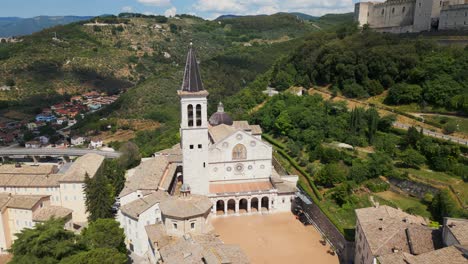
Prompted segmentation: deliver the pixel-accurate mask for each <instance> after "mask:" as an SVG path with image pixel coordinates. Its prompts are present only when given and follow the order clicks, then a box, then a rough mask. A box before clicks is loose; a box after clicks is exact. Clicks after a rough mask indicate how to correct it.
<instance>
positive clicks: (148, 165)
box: [119, 156, 173, 197]
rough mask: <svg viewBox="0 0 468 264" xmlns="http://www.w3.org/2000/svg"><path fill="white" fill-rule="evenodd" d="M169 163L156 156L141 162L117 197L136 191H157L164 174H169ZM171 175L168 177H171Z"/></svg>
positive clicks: (162, 157)
mask: <svg viewBox="0 0 468 264" xmlns="http://www.w3.org/2000/svg"><path fill="white" fill-rule="evenodd" d="M168 165H169V162H168V160H167V158H166V157H165V156H156V157H154V158H150V159H148V160H145V161H142V162H141V163H140V165H138V166H137V167H136V168H135V169H134V172H133V175H131V176H129V177H128V178H127V180H126V182H125V186H124V189H123V190H122V192H120V195H119V197H123V196H125V195H128V194H130V193H132V192H135V191H137V190H154V191H156V190H158V186H159V183H160V182H161V179H162V178H163V176H164V175H165V174H169V173H170V172H169V169H168ZM172 176H173V175H170V177H172Z"/></svg>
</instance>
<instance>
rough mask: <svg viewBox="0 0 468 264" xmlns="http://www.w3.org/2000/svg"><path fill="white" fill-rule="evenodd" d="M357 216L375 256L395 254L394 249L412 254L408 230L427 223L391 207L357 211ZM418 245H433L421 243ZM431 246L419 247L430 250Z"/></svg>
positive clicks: (420, 218)
mask: <svg viewBox="0 0 468 264" xmlns="http://www.w3.org/2000/svg"><path fill="white" fill-rule="evenodd" d="M356 216H357V219H358V221H359V224H360V226H361V229H362V231H363V233H364V239H366V240H367V242H368V244H369V247H370V250H371V253H372V255H373V256H381V255H386V254H389V253H393V249H398V250H399V251H403V252H408V253H411V249H410V246H409V242H408V237H407V233H406V232H407V231H406V230H407V229H408V228H412V227H420V228H427V229H429V230H432V229H430V228H428V227H423V226H422V225H426V221H425V220H424V219H423V218H422V217H419V216H414V215H410V214H407V213H405V212H403V211H401V210H399V209H395V208H392V207H390V206H386V205H383V206H378V207H369V208H361V209H356ZM418 243H429V244H431V243H433V241H432V240H430V241H420V242H418ZM429 247H430V245H419V246H418V249H419V248H429Z"/></svg>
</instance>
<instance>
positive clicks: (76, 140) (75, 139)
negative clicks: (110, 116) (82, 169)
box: [70, 136, 86, 146]
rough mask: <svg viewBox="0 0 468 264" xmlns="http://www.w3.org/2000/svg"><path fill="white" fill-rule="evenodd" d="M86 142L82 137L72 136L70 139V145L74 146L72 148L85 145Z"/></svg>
mask: <svg viewBox="0 0 468 264" xmlns="http://www.w3.org/2000/svg"><path fill="white" fill-rule="evenodd" d="M85 141H86V138H85V137H82V136H73V137H72V138H71V142H70V143H71V144H72V145H74V146H81V145H83V144H84V143H85Z"/></svg>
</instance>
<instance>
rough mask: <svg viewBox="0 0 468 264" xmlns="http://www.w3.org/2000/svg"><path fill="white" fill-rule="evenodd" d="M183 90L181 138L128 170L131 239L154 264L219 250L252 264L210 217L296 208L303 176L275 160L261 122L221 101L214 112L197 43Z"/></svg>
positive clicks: (126, 224)
mask: <svg viewBox="0 0 468 264" xmlns="http://www.w3.org/2000/svg"><path fill="white" fill-rule="evenodd" d="M178 95H179V98H180V105H181V111H180V112H181V123H180V135H181V140H180V143H179V144H177V145H175V146H173V147H172V148H170V149H166V150H162V151H159V152H157V153H155V154H154V155H153V157H151V158H145V159H142V162H141V164H140V165H139V166H137V167H136V168H134V169H131V170H129V171H127V174H126V182H125V187H124V188H123V190H122V192H121V193H120V195H119V202H120V208H119V210H118V213H117V220H118V221H119V222H120V224H121V226H122V228H123V229H124V232H125V236H126V241H125V242H126V245H127V247H128V248H129V249H130V250H131V251H132V252H134V253H135V254H136V255H137V256H141V257H143V258H146V259H148V260H150V262H151V263H157V262H162V263H182V262H181V259H184V258H185V256H190V258H191V261H192V260H193V263H199V262H200V263H206V262H204V261H201V260H202V259H203V260H206V259H209V258H211V257H212V256H210V254H208V253H207V252H214V251H216V252H215V253H216V255H219V254H221V255H224V257H223V258H225V259H226V261H228V260H229V261H231V262H229V263H246V261H245V258H244V257H245V255H244V254H243V252H242V251H241V250H240V249H239V248H238V247H237V246H236V245H226V244H224V243H223V242H222V241H220V240H219V238H217V236H216V230H214V229H213V227H212V226H211V222H210V219H211V218H212V217H225V216H240V215H248V214H270V213H275V212H286V211H290V210H291V206H292V203H293V201H294V198H295V195H296V191H297V189H296V184H297V180H298V177H297V176H295V175H287V174H286V172H285V171H284V170H283V169H282V168H281V166H280V165H279V163H277V162H276V161H275V159H274V158H273V148H272V146H271V145H269V144H268V143H266V142H264V141H263V140H262V129H261V127H260V126H258V125H250V124H249V123H248V122H247V121H233V120H232V118H231V117H230V116H229V115H228V113H226V112H225V111H224V106H223V104H222V103H219V105H218V110H217V112H216V113H214V114H213V115H211V116H210V117H208V112H207V108H208V95H209V93H208V91H206V90H205V88H204V87H203V82H202V79H201V74H200V69H199V63H198V61H197V58H196V54H195V49H194V48H193V46H192V44H191V45H190V48H189V51H188V55H187V61H186V65H185V73H184V79H183V81H182V86H181V89H180V90H179V91H178ZM180 247H182V248H183V250H180ZM204 254H208V255H204ZM185 260H187V259H185ZM183 262H185V261H183ZM247 262H248V261H247ZM190 263H192V262H190Z"/></svg>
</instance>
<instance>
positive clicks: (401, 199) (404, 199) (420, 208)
mask: <svg viewBox="0 0 468 264" xmlns="http://www.w3.org/2000/svg"><path fill="white" fill-rule="evenodd" d="M375 195H376V196H377V197H380V198H382V199H384V200H388V201H390V202H392V203H394V204H395V205H396V206H398V207H399V208H401V209H402V210H404V211H406V210H408V209H409V208H417V212H418V213H419V214H420V215H421V216H423V217H427V218H429V216H430V213H429V211H428V210H427V205H425V204H423V203H422V202H421V201H420V200H419V199H417V198H414V197H410V196H406V195H402V194H399V193H396V192H392V191H385V192H380V193H376V194H375Z"/></svg>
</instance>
